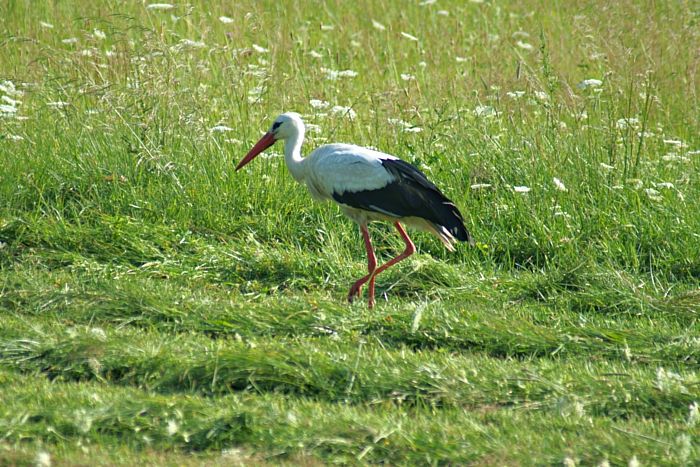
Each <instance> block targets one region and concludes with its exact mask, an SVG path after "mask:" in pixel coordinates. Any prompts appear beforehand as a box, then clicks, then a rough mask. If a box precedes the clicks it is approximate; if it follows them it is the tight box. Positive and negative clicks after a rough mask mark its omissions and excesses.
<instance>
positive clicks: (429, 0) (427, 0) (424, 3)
mask: <svg viewBox="0 0 700 467" xmlns="http://www.w3.org/2000/svg"><path fill="white" fill-rule="evenodd" d="M435 2H437V0H424V1H422V2H420V3H419V4H418V5H419V6H428V5H432V4H434V3H435Z"/></svg>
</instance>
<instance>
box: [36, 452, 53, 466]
mask: <svg viewBox="0 0 700 467" xmlns="http://www.w3.org/2000/svg"><path fill="white" fill-rule="evenodd" d="M34 465H36V466H37V467H51V454H49V453H48V452H46V451H39V452H37V453H36V458H35V459H34Z"/></svg>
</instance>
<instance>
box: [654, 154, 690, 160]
mask: <svg viewBox="0 0 700 467" xmlns="http://www.w3.org/2000/svg"><path fill="white" fill-rule="evenodd" d="M661 159H662V160H664V161H666V162H690V159H688V158H687V157H683V156H679V155H678V154H676V153H675V152H669V153H668V154H666V155H665V156H661Z"/></svg>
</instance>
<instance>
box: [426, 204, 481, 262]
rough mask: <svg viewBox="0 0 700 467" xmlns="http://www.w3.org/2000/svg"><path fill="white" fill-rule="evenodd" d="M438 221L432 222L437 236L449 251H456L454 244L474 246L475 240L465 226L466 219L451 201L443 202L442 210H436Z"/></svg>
mask: <svg viewBox="0 0 700 467" xmlns="http://www.w3.org/2000/svg"><path fill="white" fill-rule="evenodd" d="M435 214H436V219H435V220H434V221H433V222H431V223H432V224H433V227H434V229H435V234H436V235H437V236H438V237H439V238H440V240H442V242H443V243H444V244H445V246H446V247H447V249H448V250H450V251H454V246H453V245H454V244H455V243H457V242H458V241H460V242H468V243H469V245H471V246H474V239H473V238H472V236H471V235H470V234H469V231H468V230H467V228H466V227H465V226H464V218H463V217H462V214H461V213H460V212H459V209H457V206H455V205H454V203H452V202H451V201H443V202H442V203H441V209H438V210H436V212H435Z"/></svg>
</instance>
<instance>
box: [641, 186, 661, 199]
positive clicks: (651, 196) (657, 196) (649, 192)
mask: <svg viewBox="0 0 700 467" xmlns="http://www.w3.org/2000/svg"><path fill="white" fill-rule="evenodd" d="M644 192H645V193H646V194H647V196H648V197H649V199H651V200H653V201H661V200H662V199H663V198H661V196H660V195H661V193H659V192H658V191H657V190H655V189H653V188H646V189H645V190H644Z"/></svg>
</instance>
